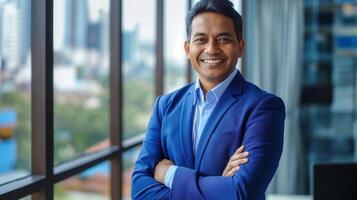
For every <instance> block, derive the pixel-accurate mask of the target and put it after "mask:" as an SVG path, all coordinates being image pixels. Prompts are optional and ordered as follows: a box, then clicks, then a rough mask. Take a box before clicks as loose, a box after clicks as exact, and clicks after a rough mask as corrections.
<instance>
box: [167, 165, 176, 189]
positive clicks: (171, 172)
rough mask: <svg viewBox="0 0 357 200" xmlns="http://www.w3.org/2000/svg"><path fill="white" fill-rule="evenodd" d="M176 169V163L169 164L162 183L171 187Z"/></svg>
mask: <svg viewBox="0 0 357 200" xmlns="http://www.w3.org/2000/svg"><path fill="white" fill-rule="evenodd" d="M176 170H177V166H176V165H171V166H170V167H169V169H168V170H167V172H166V176H165V180H164V184H165V186H166V187H168V188H170V189H171V186H172V181H173V180H174V176H175V172H176Z"/></svg>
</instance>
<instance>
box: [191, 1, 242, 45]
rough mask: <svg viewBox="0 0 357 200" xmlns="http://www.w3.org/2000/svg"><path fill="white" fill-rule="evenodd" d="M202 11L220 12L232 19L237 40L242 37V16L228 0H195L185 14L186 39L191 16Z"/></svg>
mask: <svg viewBox="0 0 357 200" xmlns="http://www.w3.org/2000/svg"><path fill="white" fill-rule="evenodd" d="M204 12H214V13H218V14H222V15H224V16H226V17H228V18H230V19H231V20H232V21H233V24H234V29H235V32H236V34H237V38H238V40H240V39H242V36H243V35H242V32H243V28H242V23H243V22H242V21H243V20H242V16H241V15H240V14H239V13H238V12H237V11H236V10H235V9H234V8H233V3H232V2H230V1H229V0H201V1H199V2H197V3H196V4H195V5H194V6H193V7H192V8H191V10H190V11H189V12H188V13H187V16H186V34H187V40H190V37H191V31H192V27H191V25H192V20H193V18H194V17H195V16H196V15H198V14H201V13H204Z"/></svg>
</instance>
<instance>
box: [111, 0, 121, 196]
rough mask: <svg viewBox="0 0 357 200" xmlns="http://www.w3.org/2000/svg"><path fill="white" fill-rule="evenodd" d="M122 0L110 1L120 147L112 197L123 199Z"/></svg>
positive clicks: (114, 137)
mask: <svg viewBox="0 0 357 200" xmlns="http://www.w3.org/2000/svg"><path fill="white" fill-rule="evenodd" d="M121 7H122V1H119V0H111V1H110V27H111V29H110V41H109V42H110V109H109V110H110V143H111V145H113V146H117V147H118V148H119V152H120V153H119V154H118V155H117V156H114V157H112V159H111V160H110V163H111V174H110V191H111V192H110V195H111V199H122V189H121V188H122V187H121V185H122V182H123V181H122V163H123V161H122V121H123V120H122V116H123V113H122V102H123V101H122V94H123V87H122V85H123V84H122V83H123V81H122V63H121V59H122V58H121V53H122V52H121V38H122V36H121V28H122V12H121Z"/></svg>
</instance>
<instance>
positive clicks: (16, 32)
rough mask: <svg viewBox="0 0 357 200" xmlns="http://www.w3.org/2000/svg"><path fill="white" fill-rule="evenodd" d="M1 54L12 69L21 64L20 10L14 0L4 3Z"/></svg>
mask: <svg viewBox="0 0 357 200" xmlns="http://www.w3.org/2000/svg"><path fill="white" fill-rule="evenodd" d="M2 11H3V12H2V18H1V22H0V24H1V30H2V33H1V39H0V41H1V46H0V48H1V51H0V52H1V56H2V60H4V62H5V63H6V64H7V67H8V68H9V70H10V71H11V70H12V69H14V68H17V67H19V65H20V63H21V62H20V12H19V10H18V8H17V6H16V4H15V3H14V2H7V3H4V4H3V9H2Z"/></svg>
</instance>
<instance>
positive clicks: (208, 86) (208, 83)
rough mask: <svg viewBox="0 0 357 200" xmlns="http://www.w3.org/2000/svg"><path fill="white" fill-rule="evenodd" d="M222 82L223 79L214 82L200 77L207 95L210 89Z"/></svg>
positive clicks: (204, 92)
mask: <svg viewBox="0 0 357 200" xmlns="http://www.w3.org/2000/svg"><path fill="white" fill-rule="evenodd" d="M220 82H222V81H216V82H213V81H207V80H204V79H200V85H201V88H202V91H203V94H204V95H206V94H207V92H208V91H209V90H211V89H213V88H214V87H216V86H217V85H218V84H219V83H220Z"/></svg>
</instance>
